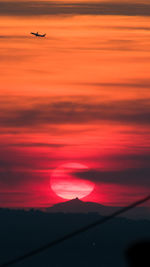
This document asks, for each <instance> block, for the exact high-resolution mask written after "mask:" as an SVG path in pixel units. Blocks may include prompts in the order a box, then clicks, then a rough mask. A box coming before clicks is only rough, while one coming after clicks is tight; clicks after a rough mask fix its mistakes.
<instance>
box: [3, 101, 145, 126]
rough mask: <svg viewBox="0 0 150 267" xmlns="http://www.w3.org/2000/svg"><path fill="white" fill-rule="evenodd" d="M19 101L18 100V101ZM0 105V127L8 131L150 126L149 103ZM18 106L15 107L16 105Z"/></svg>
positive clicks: (75, 102) (89, 102) (55, 102)
mask: <svg viewBox="0 0 150 267" xmlns="http://www.w3.org/2000/svg"><path fill="white" fill-rule="evenodd" d="M18 101H19V99H18ZM18 101H17V102H15V103H14V104H11V105H10V106H8V105H6V103H5V102H4V103H2V102H1V103H0V104H1V111H0V126H1V127H9V128H30V129H31V128H34V129H35V128H37V127H41V126H44V125H45V126H54V125H63V124H69V125H70V124H83V123H94V124H95V123H99V122H119V123H121V124H127V125H130V124H132V125H133V124H134V125H147V126H149V125H150V101H149V99H143V100H121V101H108V102H99V103H97V102H96V103H95V102H92V101H91V99H90V98H89V99H88V101H87V99H85V100H84V99H82V97H81V99H78V100H74V99H72V98H71V99H70V100H66V101H65V100H64V101H61V100H60V99H58V100H55V101H54V102H53V101H52V102H51V101H49V102H48V101H45V102H44V101H43V102H42V100H40V99H39V102H38V100H37V102H36V103H33V104H29V105H28V106H26V107H21V106H20V105H19V102H18ZM17 103H18V106H17Z"/></svg>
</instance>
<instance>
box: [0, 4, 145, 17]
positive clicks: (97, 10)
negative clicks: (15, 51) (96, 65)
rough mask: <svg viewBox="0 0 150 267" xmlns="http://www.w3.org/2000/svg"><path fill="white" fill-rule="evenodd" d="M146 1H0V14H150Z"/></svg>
mask: <svg viewBox="0 0 150 267" xmlns="http://www.w3.org/2000/svg"><path fill="white" fill-rule="evenodd" d="M149 7H150V5H149V4H146V3H129V2H127V3H125V2H124V3H118V2H116V3H112V2H69V3H68V2H56V1H53V2H49V1H26V2H25V1H21V2H18V1H11V2H10V1H1V2H0V15H6V16H39V15H124V16H150V8H149Z"/></svg>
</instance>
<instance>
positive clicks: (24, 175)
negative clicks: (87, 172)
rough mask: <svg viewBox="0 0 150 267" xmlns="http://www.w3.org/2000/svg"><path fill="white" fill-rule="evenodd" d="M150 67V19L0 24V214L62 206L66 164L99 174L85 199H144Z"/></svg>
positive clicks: (149, 155)
mask: <svg viewBox="0 0 150 267" xmlns="http://www.w3.org/2000/svg"><path fill="white" fill-rule="evenodd" d="M0 2H2V1H0ZM20 2H21V1H20ZM66 2H67V1H66ZM133 2H134V1H133ZM136 2H137V1H136ZM142 2H143V1H142ZM31 31H39V32H40V33H47V37H46V38H43V39H37V38H34V37H33V36H31V35H30V32H31ZM149 59H150V18H149V17H148V16H146V17H145V16H102V15H101V16H94V15H92V16H90V15H85V16H81V15H76V16H19V17H18V16H11V15H9V16H0V80H1V85H0V88H1V89H0V102H1V109H0V127H1V133H0V140H1V152H0V172H1V175H0V199H1V203H3V204H2V206H20V205H21V206H44V205H51V204H53V203H55V202H59V201H62V200H61V199H60V198H59V197H57V196H55V194H54V193H53V192H51V190H50V188H49V180H50V175H51V172H52V171H53V170H54V169H55V168H57V167H58V166H59V165H61V164H65V163H67V162H79V163H81V164H86V165H87V166H88V167H89V168H90V169H91V170H92V171H93V170H94V171H95V173H96V175H97V176H96V179H95V178H93V177H91V180H92V181H94V182H95V183H96V187H95V191H94V192H93V193H92V194H91V195H89V197H87V198H86V199H85V200H89V201H92V200H93V201H97V202H101V203H103V204H106V205H124V204H126V203H128V201H132V200H134V199H136V198H137V196H139V197H140V196H143V195H144V194H146V193H147V192H148V190H149V187H150V182H149V181H148V179H149V174H150V169H149V159H150V141H149V140H150V139H149V137H150V136H149V134H150V121H149V118H150V108H149V107H150V105H149V104H150V90H149V87H150V81H149V69H150V63H149V62H150V60H149ZM142 171H143V172H142ZM139 173H141V176H140V174H139ZM143 173H144V178H143ZM124 175H125V177H124ZM105 176H106V178H104V177H105ZM110 176H111V177H114V179H113V180H112V179H110ZM128 176H131V178H130V179H129V178H128ZM116 177H120V178H116ZM87 179H89V177H87ZM94 179H95V180H94ZM118 188H119V190H118ZM111 189H112V190H111Z"/></svg>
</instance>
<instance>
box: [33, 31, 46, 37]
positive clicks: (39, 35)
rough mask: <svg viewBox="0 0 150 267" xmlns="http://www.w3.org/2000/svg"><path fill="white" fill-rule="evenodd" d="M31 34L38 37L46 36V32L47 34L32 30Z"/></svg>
mask: <svg viewBox="0 0 150 267" xmlns="http://www.w3.org/2000/svg"><path fill="white" fill-rule="evenodd" d="M31 34H32V35H34V36H36V37H45V36H46V33H45V34H39V33H38V32H31Z"/></svg>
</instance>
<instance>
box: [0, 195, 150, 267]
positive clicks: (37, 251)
mask: <svg viewBox="0 0 150 267" xmlns="http://www.w3.org/2000/svg"><path fill="white" fill-rule="evenodd" d="M148 200H150V195H149V196H147V197H145V198H142V199H140V200H138V201H136V202H134V203H132V204H130V205H129V206H126V207H124V208H121V209H119V210H118V211H116V212H114V213H112V214H111V215H109V216H106V217H104V218H103V219H99V220H97V221H95V222H93V223H91V224H88V225H87V226H84V227H81V228H79V229H78V230H76V231H74V232H71V233H69V234H67V235H64V236H63V237H60V238H58V239H55V240H53V241H51V242H50V243H48V244H46V245H44V246H42V247H39V248H37V249H35V250H32V251H30V252H29V253H26V254H24V255H22V256H20V257H17V258H15V259H13V260H10V261H8V262H6V263H4V264H1V265H0V267H6V266H10V265H12V264H15V263H18V262H20V261H23V260H25V259H27V258H30V257H32V256H34V255H36V254H39V253H41V252H43V251H44V250H47V249H49V248H51V247H54V246H56V245H58V244H60V243H62V242H64V241H66V240H68V239H71V238H72V237H74V236H77V235H79V234H81V233H83V232H86V231H88V230H89V229H91V228H93V227H95V226H98V225H101V224H104V223H106V222H108V221H110V220H112V219H113V218H115V217H116V216H118V215H120V214H123V213H124V212H127V211H129V210H131V209H133V208H135V207H137V206H139V205H141V204H143V203H145V202H147V201H148Z"/></svg>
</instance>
